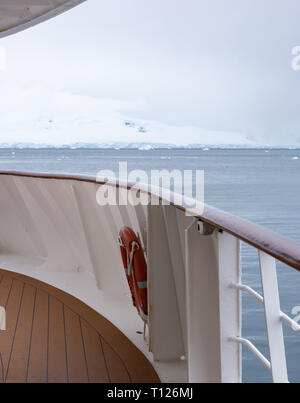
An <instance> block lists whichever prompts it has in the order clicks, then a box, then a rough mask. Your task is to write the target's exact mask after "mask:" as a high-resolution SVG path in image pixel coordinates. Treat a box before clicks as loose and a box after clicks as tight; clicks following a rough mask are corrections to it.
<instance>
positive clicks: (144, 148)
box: [139, 144, 153, 151]
mask: <svg viewBox="0 0 300 403" xmlns="http://www.w3.org/2000/svg"><path fill="white" fill-rule="evenodd" d="M139 150H141V151H150V150H153V147H152V146H151V145H150V144H148V145H146V146H142V147H140V148H139Z"/></svg>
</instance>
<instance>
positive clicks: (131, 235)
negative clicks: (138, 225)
mask: <svg viewBox="0 0 300 403" xmlns="http://www.w3.org/2000/svg"><path fill="white" fill-rule="evenodd" d="M119 244H120V249H121V256H122V260H123V265H124V269H125V273H126V277H127V281H128V284H129V288H130V291H131V295H132V300H133V305H134V306H135V307H136V309H137V310H138V313H139V315H140V316H141V318H142V319H143V320H144V321H145V322H147V320H148V287H147V263H146V260H145V256H144V252H143V249H142V246H141V243H140V240H139V239H138V237H137V235H136V234H135V232H134V231H133V230H132V229H131V228H129V227H124V228H122V229H121V231H120V233H119Z"/></svg>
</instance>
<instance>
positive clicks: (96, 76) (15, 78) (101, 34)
mask: <svg viewBox="0 0 300 403" xmlns="http://www.w3.org/2000/svg"><path fill="white" fill-rule="evenodd" d="M299 21H300V2H299V0H288V1H287V0H109V1H107V0H106V1H104V0H87V1H86V3H84V4H82V5H80V6H78V7H76V8H74V9H73V10H71V11H69V12H67V13H65V14H63V15H60V16H59V17H57V18H55V19H53V20H50V21H47V22H45V23H43V24H40V25H38V26H36V27H33V28H31V29H29V30H27V31H25V32H21V33H19V34H16V35H13V36H10V37H8V38H5V39H2V40H0V46H2V47H5V48H6V51H7V58H8V66H7V70H6V72H5V73H0V86H1V93H0V107H1V121H0V142H9V141H10V140H11V141H17V140H18V141H36V142H43V141H49V138H50V137H51V136H52V137H51V138H53V141H54V142H55V141H57V140H58V138H59V139H60V141H61V142H72V141H73V140H74V141H78V140H79V137H80V138H81V141H86V140H87V141H89V140H93V141H96V140H97V141H99V142H101V141H106V140H107V133H108V132H107V130H108V129H107V127H108V126H109V124H110V123H111V124H112V125H111V127H114V128H115V137H112V138H113V139H114V140H117V139H119V141H127V140H130V141H131V140H132V139H133V138H134V136H136V137H137V138H136V141H142V137H139V135H138V134H137V132H135V133H134V135H133V134H132V133H133V132H132V133H131V134H128V136H127V134H126V133H127V132H126V131H124V130H123V129H122V130H120V132H118V130H117V126H118V124H119V123H120V122H122V119H123V117H126V118H128V119H131V120H135V119H136V120H137V122H139V124H141V122H144V123H145V125H146V126H147V124H148V125H149V127H161V128H162V127H163V128H164V130H165V131H164V133H165V137H164V139H163V140H164V141H167V140H168V142H170V143H171V142H172V143H181V142H182V141H183V137H184V133H185V128H186V132H187V133H190V138H191V141H193V142H195V140H196V139H197V136H198V133H199V142H202V141H203V135H204V133H206V136H207V138H208V141H207V143H209V142H210V141H209V136H210V134H211V133H214V135H215V134H216V133H218V132H220V133H222V135H221V136H220V140H219V141H221V142H225V141H227V140H228V142H229V143H230V142H235V140H236V138H237V136H240V138H241V142H244V140H245V139H246V140H249V141H253V142H256V141H257V142H259V143H266V144H291V145H294V144H296V143H297V144H299V146H300V113H299V112H300V71H298V72H296V71H293V70H292V68H291V61H292V55H291V51H292V48H294V47H295V46H297V45H300V23H299ZM108 117H109V118H108ZM102 118H103V119H104V120H103V121H102V120H101V119H102ZM76 119H79V120H80V119H81V121H80V122H79V123H80V124H82V121H83V120H85V123H86V122H87V120H90V121H93V120H95V122H96V121H97V122H96V123H95V125H96V126H95V127H97V132H95V131H94V132H93V129H92V124H87V123H86V126H85V129H84V130H80V129H79V128H78V127H77V128H76ZM97 119H98V120H97ZM105 119H106V120H105ZM56 120H57V122H58V123H57V125H55V124H56ZM37 121H38V123H37ZM49 121H51V123H52V124H53V127H52V128H51V130H50V128H49V127H46V126H47V124H48V123H49ZM77 122H78V120H77ZM101 122H102V123H101ZM101 124H102V127H104V128H105V130H106V132H103V131H102V132H101ZM120 124H121V123H120ZM160 125H161V126H160ZM45 127H46V128H45ZM70 127H71V128H72V130H69V128H70ZM64 128H65V130H64ZM167 128H169V129H167ZM46 129H47V130H48V132H46ZM49 130H50V131H49ZM89 130H91V132H93V136H90V137H89ZM103 130H104V129H103ZM105 130H104V131H105ZM153 130H154V129H153ZM39 131H40V132H41V137H39ZM47 133H48V134H47ZM49 133H51V134H49ZM73 133H74V135H73ZM128 133H129V132H128ZM212 135H213V134H212ZM109 136H111V133H110V134H109ZM127 137H128V138H127ZM157 137H159V135H158V136H155V133H153V139H155V140H157ZM218 138H219V137H218V136H217V135H215V139H218ZM150 139H151V136H150V137H149V136H148V137H147V141H150ZM224 139H225V140H224ZM226 139H227V140H226ZM200 140H201V141H200ZM216 141H217V140H216Z"/></svg>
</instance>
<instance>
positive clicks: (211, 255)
mask: <svg viewBox="0 0 300 403" xmlns="http://www.w3.org/2000/svg"><path fill="white" fill-rule="evenodd" d="M185 250H186V281H187V288H186V296H187V333H188V337H187V341H188V343H187V346H188V354H187V361H188V380H189V382H201V383H219V382H221V354H220V311H219V306H220V304H219V303H220V301H219V278H218V237H217V233H216V231H214V232H213V233H212V234H211V235H202V234H201V233H200V232H199V230H198V223H197V221H196V220H195V222H193V223H192V224H191V226H190V227H189V228H188V229H187V230H186V248H185Z"/></svg>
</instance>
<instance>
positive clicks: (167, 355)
mask: <svg viewBox="0 0 300 403" xmlns="http://www.w3.org/2000/svg"><path fill="white" fill-rule="evenodd" d="M147 225H148V256H147V258H148V303H149V336H150V350H151V351H152V353H153V357H154V360H156V361H160V360H166V361H167V360H176V359H179V358H180V357H181V356H182V355H184V354H185V349H184V341H183V334H182V326H181V320H180V311H179V306H178V302H179V301H178V299H177V293H176V284H175V281H174V275H173V268H172V259H171V256H170V250H169V243H168V234H167V230H166V225H165V219H164V214H163V209H162V207H161V206H148V223H147Z"/></svg>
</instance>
